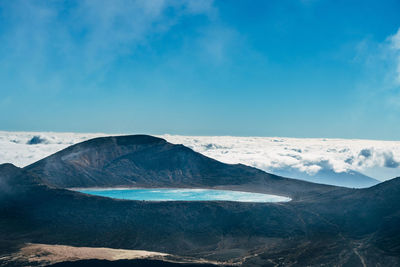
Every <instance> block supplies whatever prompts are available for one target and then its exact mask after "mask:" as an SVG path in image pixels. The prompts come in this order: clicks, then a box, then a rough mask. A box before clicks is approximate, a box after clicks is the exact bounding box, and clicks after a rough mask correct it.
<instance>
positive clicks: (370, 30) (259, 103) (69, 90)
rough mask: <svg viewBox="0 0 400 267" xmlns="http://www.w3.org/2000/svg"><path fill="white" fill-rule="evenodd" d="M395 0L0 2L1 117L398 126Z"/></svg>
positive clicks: (280, 132)
mask: <svg viewBox="0 0 400 267" xmlns="http://www.w3.org/2000/svg"><path fill="white" fill-rule="evenodd" d="M399 14H400V2H399V1H389V0H388V1H327V0H303V1H301V0H298V1H296V0H290V1H285V0H277V1H239V0H238V1H211V0H204V1H167V0H165V1H162V0H155V1H145V0H143V1H127V0H115V1H106V0H104V1H85V0H82V1H18V0H17V1H11V0H8V1H0V129H1V130H17V131H74V132H111V133H149V134H163V133H170V134H183V135H240V136H288V137H343V138H371V139H391V140H399V139H400V134H399V133H400V32H399V28H400V16H399Z"/></svg>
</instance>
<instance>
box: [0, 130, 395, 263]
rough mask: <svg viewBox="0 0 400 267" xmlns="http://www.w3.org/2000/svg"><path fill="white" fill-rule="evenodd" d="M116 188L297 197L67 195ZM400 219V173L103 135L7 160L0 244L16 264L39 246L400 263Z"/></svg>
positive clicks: (241, 259)
mask: <svg viewBox="0 0 400 267" xmlns="http://www.w3.org/2000/svg"><path fill="white" fill-rule="evenodd" d="M116 186H141V187H189V188H192V187H207V188H225V189H235V190H242V191H252V192H264V193H271V194H276V195H282V196H288V197H291V198H292V199H293V200H292V201H291V202H287V203H238V202H223V201H207V202H184V201H181V202H144V201H125V200H114V199H109V198H103V197H96V196H90V195H85V194H81V193H79V192H74V191H70V190H67V188H71V187H116ZM399 225H400V178H396V179H392V180H390V181H387V182H384V183H381V184H379V185H376V186H373V187H371V188H367V189H347V188H342V187H334V186H327V185H320V184H314V183H308V182H304V181H299V180H294V179H287V178H282V177H279V176H275V175H270V174H267V173H265V172H263V171H260V170H257V169H255V168H251V167H248V166H245V165H228V164H224V163H221V162H218V161H215V160H213V159H210V158H207V157H205V156H203V155H201V154H199V153H196V152H194V151H192V150H191V149H189V148H186V147H184V146H182V145H172V144H170V143H168V142H166V141H165V140H163V139H160V138H154V137H151V136H143V135H138V136H122V137H105V138H96V139H92V140H89V141H86V142H83V143H80V144H77V145H74V146H71V147H69V148H67V149H65V150H62V151H60V152H58V153H56V154H54V155H52V156H50V157H47V158H45V159H43V160H40V161H38V162H36V163H34V164H32V165H30V166H27V167H26V168H24V169H21V168H17V167H15V166H13V165H11V164H3V165H0V236H1V239H0V240H1V241H0V251H1V257H2V258H1V260H2V263H3V264H4V265H6V264H7V265H10V266H12V264H16V265H17V266H18V265H23V264H29V257H28V256H27V257H25V258H23V257H22V258H19V259H16V258H15V257H14V258H13V256H15V255H20V254H18V253H21V250H23V249H24V248H25V247H26V246H27V244H30V243H34V244H46V245H65V246H71V247H89V248H90V247H92V248H95V247H105V248H110V249H125V250H146V251H155V252H161V253H168V254H169V255H172V256H171V257H173V262H172V263H171V262H170V263H171V264H199V260H201V263H208V264H218V265H231V264H239V265H245V266H280V265H285V266H321V265H328V266H332V265H338V266H397V265H399V264H400V227H398V226H399ZM177 259H180V260H177ZM149 260H152V259H149ZM161 260H163V259H161ZM164 260H167V261H162V262H164V263H166V262H168V259H164ZM68 262H69V261H68ZM157 262H158V261H157ZM51 263H52V262H47V263H46V264H51ZM53 263H56V262H53ZM77 263H78V262H75V264H77ZM114 263H115V262H114ZM120 263H121V262H120ZM142 263H144V262H142ZM59 264H62V263H59ZM64 264H67V263H64ZM68 264H74V263H71V262H69V263H68ZM86 264H89V263H88V262H86ZM121 264H124V262H122V263H121ZM160 264H162V263H160ZM60 266H62V265H60ZM65 266H75V265H65ZM121 266H123V265H121Z"/></svg>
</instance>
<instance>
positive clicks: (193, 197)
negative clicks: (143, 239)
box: [77, 188, 290, 202]
mask: <svg viewBox="0 0 400 267" xmlns="http://www.w3.org/2000/svg"><path fill="white" fill-rule="evenodd" d="M77 191H79V192H81V193H86V194H90V195H96V196H102V197H110V198H116V199H127V200H145V201H238V202H287V201H290V198H287V197H282V196H276V195H269V194H259V193H248V192H240V191H230V190H213V189H180V188H179V189H166V188H151V189H143V188H134V189H132V188H129V189H80V190H77Z"/></svg>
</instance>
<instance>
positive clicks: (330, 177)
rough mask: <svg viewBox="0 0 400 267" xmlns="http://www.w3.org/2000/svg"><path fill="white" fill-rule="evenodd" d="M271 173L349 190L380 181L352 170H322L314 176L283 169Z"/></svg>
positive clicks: (295, 170)
mask: <svg viewBox="0 0 400 267" xmlns="http://www.w3.org/2000/svg"><path fill="white" fill-rule="evenodd" d="M273 173H274V174H277V175H280V176H284V177H290V178H295V179H301V180H305V181H308V182H313V183H321V184H329V185H336V186H345V187H350V188H366V187H370V186H373V185H376V184H379V183H380V181H378V180H376V179H374V178H371V177H369V176H366V175H364V174H362V173H359V172H356V171H352V170H348V171H346V172H335V171H334V170H332V169H322V170H320V171H319V172H317V173H316V174H308V173H306V172H301V171H299V170H298V169H294V168H285V169H276V170H274V171H273Z"/></svg>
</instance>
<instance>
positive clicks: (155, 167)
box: [24, 135, 337, 197]
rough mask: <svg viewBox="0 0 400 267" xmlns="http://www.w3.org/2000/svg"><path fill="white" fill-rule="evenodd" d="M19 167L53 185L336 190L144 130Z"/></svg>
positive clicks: (294, 192)
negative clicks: (221, 158)
mask: <svg viewBox="0 0 400 267" xmlns="http://www.w3.org/2000/svg"><path fill="white" fill-rule="evenodd" d="M24 169H25V170H27V171H29V172H31V173H33V174H35V175H36V176H37V177H40V179H41V180H42V182H43V183H45V184H47V185H50V186H55V187H59V188H73V187H117V186H130V187H134V186H141V187H189V188H190V187H223V186H225V187H226V186H228V187H231V188H233V187H237V186H241V187H242V188H244V187H247V188H248V189H251V190H253V191H254V190H255V191H258V190H260V189H261V188H262V192H264V193H273V194H278V195H284V196H291V197H300V196H308V195H309V194H311V193H313V192H314V193H316V192H318V193H320V192H327V191H330V190H336V189H337V188H336V187H334V186H328V185H319V184H314V183H308V182H305V181H300V180H294V179H287V178H282V177H279V176H276V175H272V174H268V173H265V172H263V171H261V170H258V169H256V168H252V167H249V166H245V165H242V164H233V165H232V164H225V163H222V162H219V161H217V160H214V159H211V158H208V157H206V156H203V155H202V154H200V153H197V152H195V151H193V150H192V149H190V148H187V147H185V146H183V145H174V144H171V143H168V142H167V141H165V140H164V139H161V138H156V137H152V136H147V135H131V136H117V137H100V138H95V139H91V140H88V141H85V142H82V143H79V144H76V145H73V146H70V147H68V148H66V149H64V150H62V151H60V152H57V153H55V154H53V155H51V156H49V157H47V158H44V159H42V160H40V161H38V162H36V163H34V164H32V165H29V166H27V167H25V168H24Z"/></svg>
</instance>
